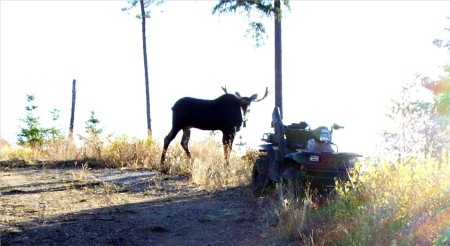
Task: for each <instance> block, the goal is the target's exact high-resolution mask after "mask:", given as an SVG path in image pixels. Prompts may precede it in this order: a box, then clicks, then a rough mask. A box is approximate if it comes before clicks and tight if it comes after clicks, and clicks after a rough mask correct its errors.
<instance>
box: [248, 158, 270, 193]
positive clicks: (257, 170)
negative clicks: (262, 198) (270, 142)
mask: <svg viewBox="0 0 450 246" xmlns="http://www.w3.org/2000/svg"><path fill="white" fill-rule="evenodd" d="M268 184H269V160H268V159H267V157H262V158H260V159H258V160H256V162H255V164H254V165H253V171H252V192H253V195H254V196H259V195H261V194H262V193H263V192H264V189H265V188H266V187H267V186H268Z"/></svg>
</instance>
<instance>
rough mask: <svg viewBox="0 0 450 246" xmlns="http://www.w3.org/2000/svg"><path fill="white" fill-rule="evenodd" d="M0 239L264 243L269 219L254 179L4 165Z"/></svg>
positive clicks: (90, 242) (75, 242) (29, 242)
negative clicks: (232, 181)
mask: <svg viewBox="0 0 450 246" xmlns="http://www.w3.org/2000/svg"><path fill="white" fill-rule="evenodd" d="M0 194H1V195H0V205H1V207H0V226H1V235H0V236H1V237H0V238H1V241H0V245H261V244H263V242H264V240H265V237H264V235H265V231H266V230H268V228H269V227H270V226H268V225H269V224H273V223H270V222H268V221H267V219H264V218H263V217H264V216H261V215H262V214H265V213H266V212H267V211H265V210H266V208H264V206H263V205H262V204H264V202H262V201H261V200H260V199H261V198H254V197H252V195H251V191H250V189H249V188H248V187H237V188H232V189H222V190H214V191H207V190H203V189H201V188H200V187H198V186H197V185H195V184H193V183H192V182H190V181H189V177H188V176H177V177H161V176H160V175H157V174H156V173H154V172H148V171H133V170H117V169H94V170H90V169H87V168H78V169H75V168H57V169H48V168H39V169H32V168H12V169H5V170H1V171H0Z"/></svg>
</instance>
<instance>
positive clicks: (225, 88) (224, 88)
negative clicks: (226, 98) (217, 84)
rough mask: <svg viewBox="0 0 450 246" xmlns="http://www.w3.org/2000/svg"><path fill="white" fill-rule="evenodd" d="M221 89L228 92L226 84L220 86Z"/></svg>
mask: <svg viewBox="0 0 450 246" xmlns="http://www.w3.org/2000/svg"><path fill="white" fill-rule="evenodd" d="M222 90H223V91H224V92H225V94H228V91H227V86H222Z"/></svg>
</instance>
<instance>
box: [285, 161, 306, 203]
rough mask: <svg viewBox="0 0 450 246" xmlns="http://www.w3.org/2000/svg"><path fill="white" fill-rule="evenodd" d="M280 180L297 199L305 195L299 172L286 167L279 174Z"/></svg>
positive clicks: (303, 182) (303, 180) (303, 183)
mask: <svg viewBox="0 0 450 246" xmlns="http://www.w3.org/2000/svg"><path fill="white" fill-rule="evenodd" d="M280 180H281V182H282V184H283V185H284V187H285V188H286V189H287V190H290V192H293V193H294V194H295V195H296V196H297V197H302V196H304V194H305V178H304V177H303V176H302V173H301V171H299V170H298V169H296V168H293V167H288V168H286V169H284V171H283V172H282V173H281V177H280Z"/></svg>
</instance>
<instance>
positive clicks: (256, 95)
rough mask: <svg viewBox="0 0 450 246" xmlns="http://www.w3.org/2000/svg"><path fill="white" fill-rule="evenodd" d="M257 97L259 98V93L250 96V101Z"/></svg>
mask: <svg viewBox="0 0 450 246" xmlns="http://www.w3.org/2000/svg"><path fill="white" fill-rule="evenodd" d="M256 98H258V94H253V95H252V96H251V97H250V101H255V100H256Z"/></svg>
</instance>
